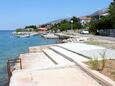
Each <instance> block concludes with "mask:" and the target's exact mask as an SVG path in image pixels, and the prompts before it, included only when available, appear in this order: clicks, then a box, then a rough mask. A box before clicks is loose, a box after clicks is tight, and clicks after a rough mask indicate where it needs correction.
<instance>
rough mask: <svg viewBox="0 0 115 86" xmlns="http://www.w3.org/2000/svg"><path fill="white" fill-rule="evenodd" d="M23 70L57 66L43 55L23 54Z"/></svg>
mask: <svg viewBox="0 0 115 86" xmlns="http://www.w3.org/2000/svg"><path fill="white" fill-rule="evenodd" d="M20 58H21V60H22V67H23V69H30V70H31V69H42V68H48V67H55V64H54V63H53V62H52V61H51V60H50V59H49V58H48V57H47V56H46V55H45V54H44V53H43V52H41V53H27V54H21V55H20Z"/></svg>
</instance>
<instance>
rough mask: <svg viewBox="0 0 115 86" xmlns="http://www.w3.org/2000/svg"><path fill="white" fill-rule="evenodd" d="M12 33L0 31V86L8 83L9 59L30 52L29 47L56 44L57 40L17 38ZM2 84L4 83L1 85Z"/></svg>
mask: <svg viewBox="0 0 115 86" xmlns="http://www.w3.org/2000/svg"><path fill="white" fill-rule="evenodd" d="M11 32H12V31H0V86H2V84H4V83H3V81H6V78H7V71H6V62H7V60H8V59H11V58H17V57H18V56H19V54H20V53H26V52H28V47H30V46H39V45H47V44H54V43H56V41H57V40H54V39H44V38H42V37H41V36H33V37H30V38H16V37H14V36H12V35H11ZM1 82H2V83H1Z"/></svg>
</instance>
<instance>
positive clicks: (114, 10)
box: [109, 0, 115, 28]
mask: <svg viewBox="0 0 115 86" xmlns="http://www.w3.org/2000/svg"><path fill="white" fill-rule="evenodd" d="M109 14H110V18H111V21H112V25H113V28H115V0H113V2H112V3H111V5H110V7H109Z"/></svg>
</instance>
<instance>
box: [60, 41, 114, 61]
mask: <svg viewBox="0 0 115 86" xmlns="http://www.w3.org/2000/svg"><path fill="white" fill-rule="evenodd" d="M58 46H61V47H64V48H66V49H68V50H71V51H74V52H76V53H79V54H82V55H84V56H87V57H90V58H94V57H98V58H100V57H101V55H100V54H103V53H104V52H105V57H106V58H107V59H110V58H111V59H115V50H112V49H106V48H104V47H100V46H95V45H88V44H84V43H64V44H59V45H58Z"/></svg>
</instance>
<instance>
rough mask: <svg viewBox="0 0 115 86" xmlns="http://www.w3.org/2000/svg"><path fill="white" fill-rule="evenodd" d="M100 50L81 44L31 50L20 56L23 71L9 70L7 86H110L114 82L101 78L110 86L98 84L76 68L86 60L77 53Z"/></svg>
mask: <svg viewBox="0 0 115 86" xmlns="http://www.w3.org/2000/svg"><path fill="white" fill-rule="evenodd" d="M30 49H32V47H31V48H30ZM34 49H35V50H34ZM39 49H40V50H39ZM104 49H105V48H103V47H98V46H93V45H86V44H81V43H64V44H56V45H52V46H51V45H50V46H49V47H48V46H47V47H44V48H43V46H42V48H40V47H36V48H35V47H33V49H32V50H29V51H31V52H30V53H26V54H21V55H20V57H19V58H21V60H22V68H23V69H22V70H19V69H16V70H14V71H13V73H12V77H11V80H10V84H9V86H114V85H113V84H115V82H114V81H112V80H110V79H108V78H107V77H104V78H105V79H106V78H107V80H108V81H109V82H111V83H112V85H102V84H100V83H99V82H98V80H96V79H94V77H91V76H90V74H88V73H86V72H85V71H84V70H82V68H81V67H80V66H79V65H77V64H79V63H80V64H81V63H83V62H84V61H88V60H89V58H87V57H84V56H82V55H80V54H82V53H80V52H81V51H82V52H83V51H85V52H86V51H88V52H89V50H90V53H91V51H93V50H95V51H96V50H97V51H98V50H104ZM75 52H77V53H75ZM79 53H80V54H79ZM15 67H16V66H15ZM84 68H85V67H84ZM86 69H87V68H86ZM100 76H101V74H100ZM102 78H103V76H102ZM101 82H102V81H101Z"/></svg>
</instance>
